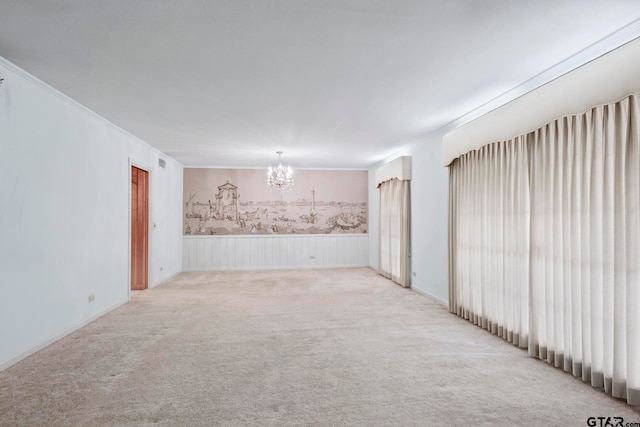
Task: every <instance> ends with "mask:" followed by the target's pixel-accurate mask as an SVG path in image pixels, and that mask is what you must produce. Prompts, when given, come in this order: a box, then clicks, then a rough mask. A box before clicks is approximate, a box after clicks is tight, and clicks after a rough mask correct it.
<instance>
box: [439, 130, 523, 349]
mask: <svg viewBox="0 0 640 427" xmlns="http://www.w3.org/2000/svg"><path fill="white" fill-rule="evenodd" d="M527 159H528V152H527V149H526V145H525V143H524V140H523V139H521V138H517V139H516V140H514V141H513V142H512V143H497V144H492V145H487V146H485V147H483V148H482V149H480V150H478V151H474V152H471V153H469V154H467V155H465V156H462V157H461V158H459V159H458V160H456V161H455V162H454V164H452V165H451V167H450V187H449V188H450V211H449V214H450V215H449V227H450V233H449V239H450V240H449V242H450V243H449V249H450V259H451V264H452V270H451V272H450V275H449V277H450V285H449V295H450V299H449V304H450V309H451V311H453V312H454V313H457V314H458V315H460V316H462V317H464V318H465V319H469V320H470V321H472V322H473V323H475V324H477V325H479V326H481V327H483V328H485V329H487V330H489V331H491V332H492V333H494V334H497V335H500V336H501V337H503V338H505V339H507V340H508V341H509V342H513V343H514V344H515V345H518V346H521V347H526V346H527V336H528V322H529V318H528V292H529V291H528V287H527V282H528V278H529V182H528V175H527V163H528V160H527Z"/></svg>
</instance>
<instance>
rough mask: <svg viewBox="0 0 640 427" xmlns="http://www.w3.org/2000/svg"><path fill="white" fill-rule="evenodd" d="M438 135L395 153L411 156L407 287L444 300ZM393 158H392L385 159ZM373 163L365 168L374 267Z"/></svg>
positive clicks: (445, 184) (444, 199) (443, 181)
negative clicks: (409, 276) (408, 282)
mask: <svg viewBox="0 0 640 427" xmlns="http://www.w3.org/2000/svg"><path fill="white" fill-rule="evenodd" d="M441 153H442V135H437V136H434V137H433V138H430V139H428V140H425V141H422V142H421V143H420V144H415V145H412V146H410V147H408V148H407V149H405V150H404V151H402V152H401V153H398V156H400V155H402V156H411V157H412V159H411V173H412V177H411V271H412V277H411V288H412V289H414V290H416V291H417V292H420V293H423V294H426V295H429V296H431V297H433V298H435V299H437V300H439V301H441V302H442V303H444V304H446V303H447V301H448V299H449V285H448V280H449V279H448V277H449V276H448V256H447V250H448V249H447V248H448V231H447V226H448V225H447V214H448V203H449V197H448V191H449V174H448V173H449V171H448V169H447V168H445V167H443V166H442V156H441ZM389 160H393V159H389ZM379 166H380V165H376V166H374V167H372V168H371V169H370V170H369V224H370V225H369V236H370V241H369V265H370V266H371V267H372V268H375V269H377V267H378V224H379V219H378V215H379V209H380V195H379V190H378V189H377V188H376V183H375V178H374V176H375V170H376V168H378V167H379Z"/></svg>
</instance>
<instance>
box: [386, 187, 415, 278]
mask: <svg viewBox="0 0 640 427" xmlns="http://www.w3.org/2000/svg"><path fill="white" fill-rule="evenodd" d="M409 195H410V193H409V181H407V180H399V179H397V178H394V179H391V180H389V181H385V182H382V183H381V184H380V233H379V240H380V249H379V252H378V254H379V255H378V273H380V274H382V275H383V276H385V277H387V278H389V279H391V280H393V281H394V282H396V283H398V284H399V285H402V286H404V287H409V284H410V274H409V270H410V263H409V251H410V241H409V239H410V229H409V227H410V224H411V214H410V213H411V206H410V202H409Z"/></svg>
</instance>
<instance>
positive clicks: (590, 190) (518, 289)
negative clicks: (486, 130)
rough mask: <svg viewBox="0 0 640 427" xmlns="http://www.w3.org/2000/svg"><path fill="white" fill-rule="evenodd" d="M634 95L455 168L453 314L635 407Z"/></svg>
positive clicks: (639, 181) (639, 398)
mask: <svg viewBox="0 0 640 427" xmlns="http://www.w3.org/2000/svg"><path fill="white" fill-rule="evenodd" d="M639 120H640V113H639V106H638V99H637V97H636V96H634V95H632V96H629V97H627V98H625V99H623V100H621V101H618V102H615V103H612V104H608V105H604V106H598V107H595V108H593V109H592V110H590V111H588V112H586V113H584V114H581V115H575V116H567V117H563V118H560V119H558V120H555V121H553V122H551V123H549V124H547V125H546V126H544V127H542V128H540V129H537V130H535V131H534V132H531V133H529V134H527V135H523V136H519V137H517V138H514V139H513V140H509V141H503V142H499V143H495V144H490V145H487V146H485V147H483V148H482V149H480V150H478V151H474V152H471V153H468V154H466V155H464V156H461V157H460V158H459V159H457V160H456V161H455V162H454V163H453V164H452V165H451V167H450V201H449V212H450V216H449V228H450V237H449V257H450V284H449V288H450V309H451V311H453V312H455V313H457V314H459V315H461V316H463V317H465V318H467V319H469V320H472V321H473V322H474V323H476V324H478V325H480V326H482V327H485V328H487V329H489V330H491V331H492V332H494V333H496V334H499V335H501V336H503V337H504V338H505V339H508V340H509V341H511V342H514V343H515V344H517V345H519V346H522V347H527V348H528V351H529V354H530V355H532V356H535V357H539V358H541V359H543V360H546V361H547V362H549V363H552V364H553V365H554V366H556V367H559V368H562V369H564V370H566V371H568V372H571V373H572V374H573V375H575V376H578V377H581V378H582V379H583V380H584V381H588V382H590V383H591V384H592V385H593V386H594V387H602V388H604V390H605V391H606V392H607V393H610V394H612V395H613V396H615V397H619V398H624V399H626V400H627V402H629V403H630V404H634V405H638V404H640V265H639V264H640V259H639V258H640V252H639V250H638V246H639V245H640V209H639V203H640V141H639V136H640V133H639Z"/></svg>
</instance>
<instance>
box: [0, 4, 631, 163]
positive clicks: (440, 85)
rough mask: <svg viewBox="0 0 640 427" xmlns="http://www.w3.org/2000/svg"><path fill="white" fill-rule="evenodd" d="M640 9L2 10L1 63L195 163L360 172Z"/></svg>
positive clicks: (38, 7)
mask: <svg viewBox="0 0 640 427" xmlns="http://www.w3.org/2000/svg"><path fill="white" fill-rule="evenodd" d="M638 18H640V1H638V0H608V1H606V2H603V1H601V0H535V1H514V0H483V1H478V0H447V1H442V0H437V1H436V0H421V1H418V0H403V1H398V0H333V1H332V0H268V1H267V0H216V1H212V0H191V1H190V0H181V1H175V0H136V1H125V0H119V1H104V0H64V1H55V2H52V1H50V0H3V1H2V3H1V4H0V56H3V57H4V58H6V59H8V60H9V61H11V62H13V63H14V64H16V65H18V66H19V67H21V68H23V69H25V70H26V71H28V72H29V73H31V74H33V75H35V76H36V77H38V78H40V79H41V80H43V81H44V82H46V83H48V84H50V85H51V86H53V87H54V88H56V89H58V90H59V91H61V92H62V93H64V94H66V95H68V96H70V97H71V98H73V99H75V100H76V101H78V102H80V103H81V104H83V105H85V106H87V107H89V108H90V109H92V110H94V111H95V112H97V113H98V114H100V115H101V116H103V117H105V118H107V119H108V120H110V121H111V122H113V123H115V124H116V125H118V126H120V127H121V128H123V129H125V130H127V131H128V132H130V133H132V134H133V135H135V136H137V137H139V138H141V139H142V140H144V141H146V142H147V143H149V144H151V145H153V146H154V147H156V148H158V149H159V150H161V151H163V152H165V153H166V154H168V155H170V156H171V157H173V158H175V159H177V160H178V161H180V162H181V163H183V164H184V165H187V166H196V165H207V166H227V167H264V166H266V165H268V164H270V163H273V162H274V161H275V160H276V158H277V156H276V154H275V152H276V151H277V150H282V151H284V152H285V153H284V156H283V160H285V162H288V163H291V164H293V165H294V166H297V167H308V168H323V167H325V168H364V167H367V166H370V165H372V164H375V163H377V162H380V161H382V160H384V159H385V158H387V157H389V156H390V155H392V154H394V153H397V152H398V151H399V150H401V149H402V148H403V147H405V146H407V145H410V144H415V143H419V141H424V140H425V139H426V138H428V136H429V135H432V134H434V133H435V132H438V130H439V129H442V128H443V127H444V126H446V125H447V124H449V123H451V122H453V121H455V120H456V119H457V118H459V117H462V116H464V115H465V114H467V113H469V111H472V110H474V109H475V108H477V107H479V106H481V105H483V104H485V103H487V102H488V101H491V100H492V99H494V98H496V97H498V96H499V95H501V94H503V93H505V92H507V91H509V90H511V89H513V88H514V87H517V86H519V85H521V84H522V83H523V82H525V81H527V80H529V79H531V78H532V77H534V76H536V75H538V74H539V73H541V72H543V71H545V70H547V69H548V68H550V67H552V66H553V65H555V64H557V63H559V62H561V61H563V60H564V59H565V58H568V57H570V56H572V55H574V54H576V53H577V52H579V51H580V50H582V49H584V48H585V47H587V46H589V45H592V44H593V43H595V42H597V41H598V40H600V39H602V38H604V37H606V36H607V35H609V34H611V33H613V32H615V31H616V30H618V29H620V28H622V27H624V26H625V25H627V24H629V23H631V22H632V21H635V20H637V19H638Z"/></svg>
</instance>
